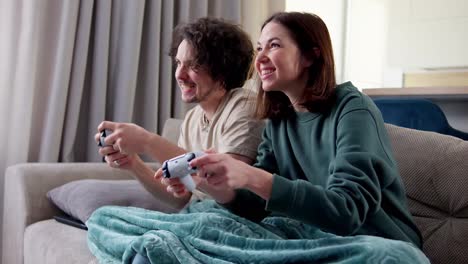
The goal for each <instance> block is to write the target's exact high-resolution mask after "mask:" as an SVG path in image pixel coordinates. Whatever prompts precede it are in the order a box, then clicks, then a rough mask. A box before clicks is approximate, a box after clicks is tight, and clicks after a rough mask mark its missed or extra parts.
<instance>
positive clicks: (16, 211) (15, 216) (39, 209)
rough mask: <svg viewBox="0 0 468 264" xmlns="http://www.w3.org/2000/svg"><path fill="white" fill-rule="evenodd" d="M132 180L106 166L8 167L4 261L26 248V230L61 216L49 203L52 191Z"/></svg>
mask: <svg viewBox="0 0 468 264" xmlns="http://www.w3.org/2000/svg"><path fill="white" fill-rule="evenodd" d="M129 178H132V175H131V173H130V172H127V171H125V170H120V169H112V168H110V167H109V166H107V165H106V164H104V163H24V164H17V165H13V166H10V167H8V168H7V170H6V173H5V190H4V210H3V236H2V237H3V238H2V239H3V259H4V260H5V258H6V257H7V256H6V255H9V254H16V253H15V252H17V251H18V248H19V247H21V248H22V247H23V237H24V231H25V229H26V227H27V226H29V225H30V224H32V223H35V222H38V221H42V220H45V219H50V218H52V217H53V215H55V214H58V213H59V212H60V211H59V209H58V208H57V207H55V205H53V204H52V203H51V202H50V201H49V200H48V199H47V197H46V194H47V192H48V191H49V190H51V189H53V188H55V187H58V186H60V185H63V184H65V183H67V182H71V181H75V180H80V179H109V180H118V179H122V180H123V179H129ZM9 252H10V253H9ZM21 252H22V251H21ZM15 257H20V258H21V257H22V256H14V258H15ZM18 263H22V261H20V262H18Z"/></svg>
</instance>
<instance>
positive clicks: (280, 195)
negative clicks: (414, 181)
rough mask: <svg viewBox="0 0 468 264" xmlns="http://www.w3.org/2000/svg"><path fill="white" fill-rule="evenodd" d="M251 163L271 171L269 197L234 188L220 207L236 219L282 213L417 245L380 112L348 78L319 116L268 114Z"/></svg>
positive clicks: (335, 229)
mask: <svg viewBox="0 0 468 264" xmlns="http://www.w3.org/2000/svg"><path fill="white" fill-rule="evenodd" d="M254 166H256V167H258V168H262V169H264V170H266V171H269V172H270V173H273V186H272V192H271V197H270V199H269V200H268V201H265V200H263V199H262V198H260V197H259V196H257V195H255V194H254V193H252V192H250V191H247V190H238V191H237V195H236V198H235V199H234V200H233V201H232V202H230V203H229V204H225V206H226V207H227V208H228V209H230V210H231V211H233V212H235V213H237V214H239V215H241V216H243V217H246V218H248V219H251V220H254V221H260V220H261V219H263V218H264V217H266V216H267V215H270V214H273V215H282V216H286V217H289V218H293V219H297V220H300V221H303V222H304V223H306V224H310V225H314V226H317V227H319V228H320V229H322V230H324V231H327V232H330V233H334V234H337V235H341V236H350V235H373V236H379V237H384V238H390V239H397V240H403V241H407V242H412V243H413V244H415V245H417V246H419V247H421V234H420V232H419V230H418V229H417V227H416V225H415V224H414V222H413V220H412V218H411V214H410V213H409V210H408V207H407V201H406V195H405V190H404V187H403V183H402V181H401V178H400V175H399V172H398V168H397V164H396V162H395V160H394V158H393V154H392V149H391V145H390V141H389V138H388V135H387V131H386V129H385V127H384V122H383V119H382V116H381V114H380V112H379V110H378V109H377V107H376V106H375V105H374V103H373V102H372V100H371V99H370V98H369V97H368V96H366V95H363V94H362V93H360V92H359V91H358V90H357V89H356V88H355V87H354V86H353V85H352V84H351V83H350V82H348V83H344V84H341V85H339V86H337V88H336V102H335V105H334V106H333V107H332V109H331V110H330V111H328V112H327V113H326V114H323V113H313V112H296V113H294V114H293V115H291V116H289V117H288V118H283V119H279V120H276V119H275V120H269V121H268V123H267V126H266V128H265V130H264V132H263V141H262V143H261V144H260V145H259V148H258V155H257V162H256V164H255V165H254ZM251 177H255V175H252V176H251Z"/></svg>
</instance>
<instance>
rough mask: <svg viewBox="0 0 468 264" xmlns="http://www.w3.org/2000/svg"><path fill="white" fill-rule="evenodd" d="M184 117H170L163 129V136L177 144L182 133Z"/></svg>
mask: <svg viewBox="0 0 468 264" xmlns="http://www.w3.org/2000/svg"><path fill="white" fill-rule="evenodd" d="M182 121H183V120H182V119H176V118H169V119H167V120H166V122H164V127H163V131H162V133H161V136H162V137H164V138H166V139H168V140H169V141H171V142H173V143H174V144H177V140H178V139H179V134H180V125H182Z"/></svg>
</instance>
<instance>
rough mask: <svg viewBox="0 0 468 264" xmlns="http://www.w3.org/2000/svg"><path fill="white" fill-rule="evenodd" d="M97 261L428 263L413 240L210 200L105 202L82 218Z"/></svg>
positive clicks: (90, 246)
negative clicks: (163, 205)
mask: <svg viewBox="0 0 468 264" xmlns="http://www.w3.org/2000/svg"><path fill="white" fill-rule="evenodd" d="M86 225H87V226H88V229H89V230H88V246H89V248H90V250H91V252H92V253H93V254H94V255H95V256H96V257H97V258H98V259H99V261H100V263H131V261H132V259H133V257H134V255H135V254H136V253H139V254H142V255H144V256H147V257H148V258H149V259H150V260H151V263H412V264H413V263H429V261H428V259H427V258H426V257H425V256H424V254H423V253H422V252H421V251H420V250H419V249H418V248H416V247H415V246H413V245H411V244H409V243H406V242H401V241H395V240H389V239H383V238H378V237H373V236H349V237H341V236H336V235H333V234H330V233H325V232H323V231H321V230H319V229H317V228H314V227H313V226H310V225H305V224H302V223H301V222H299V221H296V220H292V219H289V218H284V217H268V218H265V219H264V220H263V221H262V222H261V223H254V222H252V221H249V220H247V219H245V218H242V217H239V216H237V215H235V214H232V213H230V212H229V211H228V210H226V209H224V208H223V207H221V206H219V205H218V204H217V203H216V202H214V201H212V200H204V201H201V202H196V203H193V204H191V205H190V206H189V207H188V208H187V209H185V210H183V211H182V212H181V213H177V214H164V213H160V212H155V211H148V210H144V209H140V208H133V207H117V206H106V207H102V208H100V209H98V210H97V211H96V212H95V213H93V215H92V216H91V217H90V219H89V220H88V221H87V222H86Z"/></svg>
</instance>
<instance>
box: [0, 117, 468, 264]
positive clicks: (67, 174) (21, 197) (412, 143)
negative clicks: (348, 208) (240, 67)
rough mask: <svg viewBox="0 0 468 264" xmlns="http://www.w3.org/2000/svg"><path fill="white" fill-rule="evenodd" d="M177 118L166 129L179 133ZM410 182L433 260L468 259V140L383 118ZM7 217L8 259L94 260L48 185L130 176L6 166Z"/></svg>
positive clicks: (99, 168) (100, 169) (77, 168)
mask: <svg viewBox="0 0 468 264" xmlns="http://www.w3.org/2000/svg"><path fill="white" fill-rule="evenodd" d="M179 125H180V120H173V119H171V120H168V121H167V122H166V125H165V128H164V133H163V135H164V136H166V137H169V138H171V140H176V139H175V137H174V135H177V134H178V127H179ZM386 126H387V131H388V133H389V135H390V138H391V141H392V145H393V148H394V152H395V157H396V159H397V162H398V164H399V168H400V172H401V175H402V178H403V181H404V183H405V186H406V190H407V196H408V200H409V206H410V210H411V213H412V214H413V216H414V219H415V221H416V223H417V225H418V226H419V228H420V230H421V232H422V234H423V239H424V248H423V250H424V252H425V253H426V255H427V256H428V257H429V258H430V260H431V262H432V263H467V261H468V240H467V239H465V238H466V237H467V236H468V219H467V217H468V160H467V157H468V141H463V140H460V139H458V138H455V137H451V136H445V135H441V134H437V133H433V132H423V131H417V130H412V129H407V128H401V127H397V126H393V125H388V124H387V125H386ZM5 177H6V183H5V214H4V219H3V223H4V226H3V232H4V233H3V257H2V260H3V262H2V263H4V264H7V263H8V264H19V263H36V264H42V263H48V264H52V263H97V261H96V259H95V258H94V257H93V256H92V255H91V254H90V252H89V250H88V248H87V245H86V231H84V230H81V229H77V228H74V227H70V226H66V225H63V224H60V223H57V222H56V221H55V220H52V219H51V217H52V216H53V215H55V214H57V213H58V209H57V208H55V207H54V206H53V205H52V204H51V203H50V202H49V201H48V200H47V198H46V193H47V192H48V191H49V190H50V189H52V188H54V187H56V186H60V185H62V184H64V183H66V182H69V181H73V180H77V179H85V178H100V179H109V180H110V179H129V178H131V175H129V174H128V173H126V172H124V171H122V170H116V169H110V168H108V167H107V166H106V165H105V164H100V163H71V164H64V163H56V164H19V165H15V166H12V167H10V168H8V170H7V172H6V176H5Z"/></svg>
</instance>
